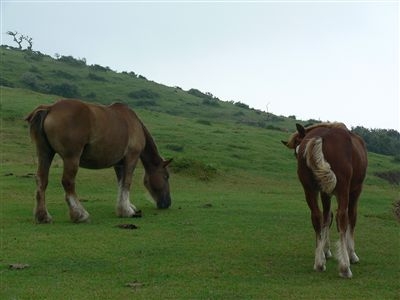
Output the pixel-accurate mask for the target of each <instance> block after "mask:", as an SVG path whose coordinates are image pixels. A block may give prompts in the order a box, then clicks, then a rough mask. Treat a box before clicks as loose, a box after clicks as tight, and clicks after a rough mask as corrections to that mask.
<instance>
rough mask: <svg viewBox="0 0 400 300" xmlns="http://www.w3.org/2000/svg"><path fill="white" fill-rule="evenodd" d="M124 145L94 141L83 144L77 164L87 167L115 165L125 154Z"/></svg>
mask: <svg viewBox="0 0 400 300" xmlns="http://www.w3.org/2000/svg"><path fill="white" fill-rule="evenodd" d="M125 153H126V151H125V147H124V146H122V147H121V146H116V145H111V144H107V143H104V142H103V143H101V142H100V143H94V144H88V145H86V146H85V148H84V150H83V152H82V155H81V158H80V163H79V165H80V166H81V167H83V168H87V169H104V168H109V167H112V166H115V165H116V164H118V163H119V162H120V161H121V160H122V159H123V158H124V156H125Z"/></svg>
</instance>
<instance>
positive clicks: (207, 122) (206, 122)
mask: <svg viewBox="0 0 400 300" xmlns="http://www.w3.org/2000/svg"><path fill="white" fill-rule="evenodd" d="M196 123H199V124H202V125H208V126H211V122H210V121H208V120H197V121H196Z"/></svg>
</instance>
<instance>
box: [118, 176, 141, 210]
mask: <svg viewBox="0 0 400 300" xmlns="http://www.w3.org/2000/svg"><path fill="white" fill-rule="evenodd" d="M136 212H137V209H136V207H135V206H134V205H133V204H132V203H131V202H130V201H129V190H128V189H126V188H123V187H122V186H121V184H120V185H119V189H118V199H117V215H118V216H119V217H131V216H133V215H135V214H136Z"/></svg>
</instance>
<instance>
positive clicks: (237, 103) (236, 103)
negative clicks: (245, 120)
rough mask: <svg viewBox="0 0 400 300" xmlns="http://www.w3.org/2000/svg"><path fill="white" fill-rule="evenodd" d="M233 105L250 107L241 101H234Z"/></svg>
mask: <svg viewBox="0 0 400 300" xmlns="http://www.w3.org/2000/svg"><path fill="white" fill-rule="evenodd" d="M235 105H236V106H238V107H240V108H245V109H250V107H249V106H248V105H247V104H246V103H242V102H240V101H239V102H235Z"/></svg>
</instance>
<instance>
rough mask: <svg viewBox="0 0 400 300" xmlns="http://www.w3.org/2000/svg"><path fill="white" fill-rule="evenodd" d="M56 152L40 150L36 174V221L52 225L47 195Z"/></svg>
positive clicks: (47, 149) (48, 149)
mask: <svg viewBox="0 0 400 300" xmlns="http://www.w3.org/2000/svg"><path fill="white" fill-rule="evenodd" d="M54 155H55V152H54V151H53V150H52V149H50V148H46V149H39V148H38V169H37V174H36V187H37V188H36V211H35V219H36V222H37V223H51V221H52V217H51V215H50V214H49V212H48V211H47V208H46V201H45V193H46V188H47V185H48V183H49V170H50V165H51V162H52V161H53V158H54Z"/></svg>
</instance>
